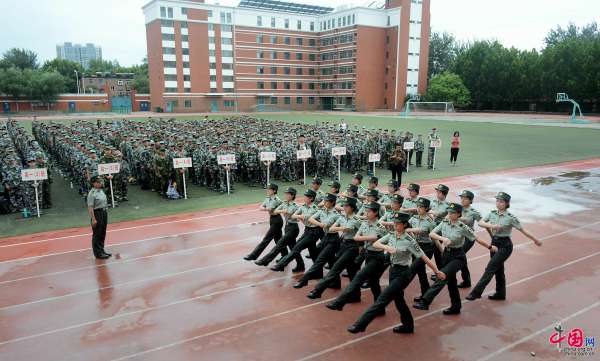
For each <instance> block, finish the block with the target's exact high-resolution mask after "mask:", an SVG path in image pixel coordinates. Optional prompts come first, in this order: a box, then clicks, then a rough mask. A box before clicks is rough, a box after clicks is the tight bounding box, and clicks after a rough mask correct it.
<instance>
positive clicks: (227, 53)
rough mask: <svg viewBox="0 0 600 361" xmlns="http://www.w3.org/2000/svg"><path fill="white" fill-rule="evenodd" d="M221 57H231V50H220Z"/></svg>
mask: <svg viewBox="0 0 600 361" xmlns="http://www.w3.org/2000/svg"><path fill="white" fill-rule="evenodd" d="M221 56H222V57H224V58H231V57H233V50H221Z"/></svg>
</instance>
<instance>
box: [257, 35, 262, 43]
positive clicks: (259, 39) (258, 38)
mask: <svg viewBox="0 0 600 361" xmlns="http://www.w3.org/2000/svg"><path fill="white" fill-rule="evenodd" d="M256 42H257V43H258V44H262V42H263V35H262V34H258V35H256Z"/></svg>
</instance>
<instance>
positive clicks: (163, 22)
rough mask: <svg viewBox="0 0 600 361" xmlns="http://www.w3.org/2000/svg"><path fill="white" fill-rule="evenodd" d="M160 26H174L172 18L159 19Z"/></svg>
mask: <svg viewBox="0 0 600 361" xmlns="http://www.w3.org/2000/svg"><path fill="white" fill-rule="evenodd" d="M160 26H164V27H166V28H172V27H173V26H174V23H173V20H161V21H160Z"/></svg>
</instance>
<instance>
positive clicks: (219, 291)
mask: <svg viewBox="0 0 600 361" xmlns="http://www.w3.org/2000/svg"><path fill="white" fill-rule="evenodd" d="M573 171H580V172H584V171H591V172H592V176H590V177H588V178H586V179H584V180H581V178H577V175H575V176H572V175H571V176H569V177H559V178H558V179H561V180H563V182H562V183H561V182H559V183H557V186H556V187H555V188H548V190H545V189H544V187H543V186H539V187H537V188H535V187H533V186H532V188H531V192H532V194H534V195H533V196H531V197H521V199H519V198H516V197H515V200H514V202H513V212H514V213H515V214H517V215H519V216H520V218H521V220H522V221H523V223H524V224H525V225H526V227H527V228H528V229H530V230H531V231H533V232H534V233H535V234H536V235H537V236H538V237H540V238H542V239H543V241H544V246H543V247H541V248H538V247H535V246H534V245H532V244H531V242H529V241H528V240H527V239H525V238H524V237H522V235H520V234H519V233H515V234H514V235H515V237H514V238H513V241H514V243H515V250H514V252H513V255H512V256H511V258H510V260H509V261H508V266H507V279H508V282H509V290H508V297H509V300H508V301H506V302H493V301H488V300H487V299H485V297H484V299H482V300H479V301H477V302H465V303H464V305H463V313H462V314H461V315H460V316H457V317H456V316H453V317H449V316H443V315H442V314H441V312H440V311H441V310H442V309H444V308H445V307H446V306H447V304H448V301H449V300H448V296H447V292H446V291H442V292H441V293H440V295H439V296H438V297H437V298H436V300H435V301H434V303H433V304H432V307H431V309H430V310H429V311H417V310H413V315H414V317H415V320H416V333H415V334H414V335H409V336H406V335H395V334H392V333H391V328H392V327H393V326H395V325H396V324H397V323H398V322H399V318H398V314H397V312H396V310H395V308H394V307H393V305H390V307H388V309H387V311H388V312H387V315H386V316H385V317H380V318H378V319H376V320H375V321H374V322H373V323H372V324H371V325H370V327H369V328H368V329H367V332H366V333H362V334H359V335H351V334H349V333H347V332H346V330H345V329H346V327H347V326H348V325H350V324H351V323H352V322H353V321H354V320H355V319H356V318H357V317H358V316H359V315H360V313H361V312H362V311H363V310H364V309H365V308H366V307H367V306H368V305H369V304H370V303H371V302H372V296H371V294H370V292H369V291H365V292H363V302H362V303H359V304H351V305H348V306H347V307H346V308H345V309H344V311H343V312H334V311H330V310H328V309H326V308H325V307H324V305H325V303H327V302H329V300H331V299H332V298H334V297H335V296H336V295H337V294H338V292H339V291H332V290H328V291H326V292H325V293H324V295H323V298H322V299H320V300H317V301H312V300H309V299H307V298H306V297H305V295H306V293H308V291H310V286H309V287H307V288H304V289H302V290H295V289H293V288H291V285H292V284H293V283H294V280H295V278H296V277H297V276H296V275H293V274H291V273H290V271H289V270H288V271H287V272H286V273H274V272H271V271H269V270H268V268H264V267H258V266H256V265H254V264H253V263H251V262H245V261H242V256H243V255H244V254H246V253H247V252H248V251H249V249H251V248H252V247H253V246H254V244H255V243H256V242H257V240H258V239H259V238H260V237H261V236H262V234H263V233H264V232H265V230H266V225H265V224H264V222H263V221H264V213H262V212H258V211H257V207H256V206H244V207H235V208H228V209H219V210H213V211H207V212H198V213H194V214H187V215H179V216H170V217H161V218H155V219H147V220H142V221H134V222H124V223H120V224H112V225H110V227H109V233H108V245H109V247H108V249H109V250H110V252H112V253H113V254H114V255H115V256H116V257H113V258H112V259H110V260H108V261H106V262H105V261H96V260H94V259H93V258H92V257H91V251H90V250H89V246H90V241H89V239H90V235H89V229H71V230H65V231H57V232H47V233H43V234H35V235H28V236H22V237H12V238H5V239H2V240H0V359H2V360H11V361H18V360H86V361H87V360H129V359H131V360H167V359H169V360H312V359H314V360H340V359H344V360H364V359H372V360H392V359H393V360H398V359H407V360H409V359H424V360H427V359H434V358H435V359H437V360H520V359H526V358H530V357H531V356H529V352H530V351H535V352H536V353H537V357H538V358H541V359H544V360H554V359H556V360H559V359H564V355H562V354H559V353H558V352H557V351H556V350H555V349H554V348H553V347H552V346H550V345H549V343H548V337H549V336H550V332H551V327H552V326H553V325H554V323H556V322H557V321H560V320H562V321H563V325H564V326H565V328H574V327H581V328H583V329H584V331H585V332H586V334H588V335H591V336H596V337H600V322H599V321H600V307H599V306H600V288H599V287H597V285H598V284H600V218H598V216H597V214H598V211H600V195H599V194H598V193H597V191H591V190H590V189H587V188H586V186H585V182H586V181H587V182H590V181H591V182H594V181H595V182H596V183H600V180H599V179H600V178H597V175H600V158H599V159H592V160H587V161H578V162H569V163H562V164H556V165H550V166H543V167H533V168H527V169H515V170H510V171H503V172H498V173H486V174H481V175H475V176H461V177H453V178H448V179H444V180H437V181H430V182H424V183H422V188H421V189H422V190H423V194H424V195H427V194H429V193H432V191H433V185H434V184H437V183H439V182H442V183H444V184H447V185H448V186H450V188H451V195H452V196H451V198H453V199H454V198H456V196H455V194H456V193H458V191H460V190H462V189H464V188H468V189H472V190H475V191H476V194H477V198H476V199H475V207H476V208H478V209H480V210H487V209H490V208H491V207H492V205H493V194H494V193H495V192H496V191H497V190H499V188H498V187H502V189H503V190H505V191H507V192H509V193H511V192H512V193H513V196H514V195H515V192H517V193H516V194H519V192H522V191H523V189H526V190H527V189H529V188H527V187H528V186H527V185H528V184H530V183H531V182H530V180H531V179H533V178H540V177H551V176H557V175H560V174H564V173H566V172H573ZM593 174H596V177H594V176H593ZM570 177H572V179H571V178H570ZM594 179H595V180H594ZM582 184H583V186H582ZM524 187H525V188H524ZM551 187H553V186H552V185H551ZM596 189H597V188H596ZM259 198H260V197H259V196H257V202H258V201H259ZM557 199H558V201H557ZM541 200H542V201H543V200H546V201H548V202H549V203H548V208H550V209H549V210H550V212H548V209H545V210H544V211H539V210H540V209H542V208H544V207H540V201H541ZM556 202H558V203H556ZM565 202H567V203H565ZM569 204H574V205H576V207H574V208H569V207H568V205H569ZM536 207H537V209H536ZM554 208H556V209H554ZM552 211H556V212H555V214H554V216H553V214H552ZM556 215H559V216H558V217H556ZM480 234H483V233H481V231H480ZM468 257H469V265H470V268H471V272H472V275H473V278H474V279H475V281H476V280H477V279H478V278H479V276H480V275H481V273H482V271H483V269H484V267H485V264H486V262H487V260H488V256H487V254H486V250H485V249H483V248H482V247H480V246H477V245H476V246H475V247H474V248H473V250H471V251H470V252H469V254H468ZM290 268H291V267H290ZM384 280H386V281H385V282H387V274H386V275H385V276H384ZM344 281H346V280H344ZM313 282H314V281H313ZM385 282H384V283H385ZM312 284H313V283H312V282H311V285H312ZM487 291H489V292H491V291H492V288H488V290H487ZM461 292H463V291H461ZM405 294H406V298H407V302H409V304H410V303H411V300H412V297H413V296H415V295H417V294H418V282H413V283H412V284H411V286H410V287H409V288H408V289H407V291H406V293H405ZM463 295H465V294H464V293H463ZM597 352H600V350H598V351H597Z"/></svg>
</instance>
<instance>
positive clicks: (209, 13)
mask: <svg viewBox="0 0 600 361" xmlns="http://www.w3.org/2000/svg"><path fill="white" fill-rule="evenodd" d="M212 16H213V13H212V10H208V17H209V18H212Z"/></svg>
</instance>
